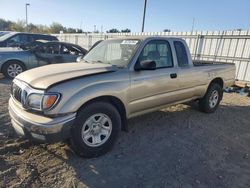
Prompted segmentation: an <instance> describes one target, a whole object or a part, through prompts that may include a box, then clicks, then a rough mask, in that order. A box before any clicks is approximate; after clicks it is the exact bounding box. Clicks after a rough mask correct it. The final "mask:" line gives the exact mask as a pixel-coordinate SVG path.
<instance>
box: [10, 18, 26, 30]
mask: <svg viewBox="0 0 250 188" xmlns="http://www.w3.org/2000/svg"><path fill="white" fill-rule="evenodd" d="M10 30H11V31H19V32H24V31H25V21H24V20H18V21H17V22H15V23H12V24H11V26H10Z"/></svg>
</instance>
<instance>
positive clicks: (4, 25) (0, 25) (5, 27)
mask: <svg viewBox="0 0 250 188" xmlns="http://www.w3.org/2000/svg"><path fill="white" fill-rule="evenodd" d="M12 24H13V22H11V21H5V20H4V19H1V18H0V31H9V30H10V27H11V25H12Z"/></svg>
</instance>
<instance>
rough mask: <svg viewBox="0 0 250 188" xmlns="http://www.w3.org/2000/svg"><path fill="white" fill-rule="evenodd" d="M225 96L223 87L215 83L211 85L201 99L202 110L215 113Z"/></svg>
mask: <svg viewBox="0 0 250 188" xmlns="http://www.w3.org/2000/svg"><path fill="white" fill-rule="evenodd" d="M222 97H223V90H222V87H221V86H220V85H219V84H217V83H213V84H211V85H210V86H209V88H208V90H207V93H206V94H205V96H204V97H203V98H202V99H200V101H199V107H200V110H201V111H202V112H206V113H213V112H215V110H216V109H217V108H218V106H219V104H220V101H221V100H222Z"/></svg>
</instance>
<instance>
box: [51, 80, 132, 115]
mask: <svg viewBox="0 0 250 188" xmlns="http://www.w3.org/2000/svg"><path fill="white" fill-rule="evenodd" d="M114 77H115V76H114ZM94 79H95V78H94ZM103 80H104V81H101V79H99V81H98V82H96V81H93V82H91V81H89V80H88V81H85V80H84V79H77V80H73V81H70V82H65V83H63V84H59V85H58V86H54V87H53V88H51V89H49V91H48V92H60V93H61V94H62V97H61V100H60V102H59V103H58V105H57V106H56V107H55V108H54V109H52V110H50V111H48V112H46V114H54V115H55V114H65V113H72V112H77V111H78V109H79V108H81V107H82V106H83V105H84V104H86V103H87V102H88V101H90V100H92V99H95V98H98V97H103V96H113V97H116V98H118V99H119V100H120V101H121V102H122V103H123V104H124V106H125V109H126V106H127V105H126V104H127V99H128V90H129V79H128V78H127V79H125V80H124V79H116V78H113V79H112V80H111V79H110V80H105V78H103ZM87 82H88V83H87Z"/></svg>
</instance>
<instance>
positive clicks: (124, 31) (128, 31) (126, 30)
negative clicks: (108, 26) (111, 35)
mask: <svg viewBox="0 0 250 188" xmlns="http://www.w3.org/2000/svg"><path fill="white" fill-rule="evenodd" d="M121 32H122V33H130V32H131V30H130V29H128V28H127V29H123V30H121Z"/></svg>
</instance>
